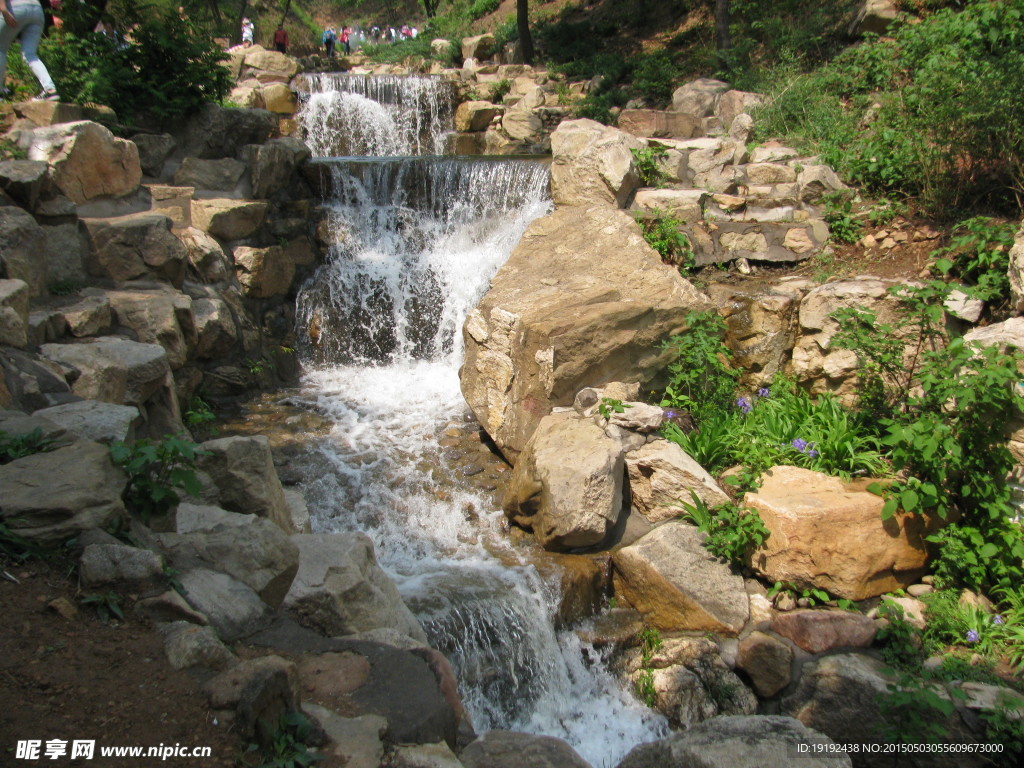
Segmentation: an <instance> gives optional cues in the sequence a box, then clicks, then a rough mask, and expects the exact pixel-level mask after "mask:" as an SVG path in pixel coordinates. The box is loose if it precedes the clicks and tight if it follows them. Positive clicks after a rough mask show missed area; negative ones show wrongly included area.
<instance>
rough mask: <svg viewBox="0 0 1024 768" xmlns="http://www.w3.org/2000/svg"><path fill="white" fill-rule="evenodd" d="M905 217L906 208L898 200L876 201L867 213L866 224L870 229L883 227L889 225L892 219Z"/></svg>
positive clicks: (883, 199)
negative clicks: (868, 224)
mask: <svg viewBox="0 0 1024 768" xmlns="http://www.w3.org/2000/svg"><path fill="white" fill-rule="evenodd" d="M906 215H907V206H906V204H904V203H901V202H899V201H898V200H887V199H885V198H882V199H880V200H878V201H877V202H876V203H875V204H874V205H873V206H871V207H870V208H869V209H868V211H867V218H868V223H870V224H871V226H872V227H884V226H886V225H888V224H891V223H892V222H893V220H894V219H896V218H898V217H900V216H906Z"/></svg>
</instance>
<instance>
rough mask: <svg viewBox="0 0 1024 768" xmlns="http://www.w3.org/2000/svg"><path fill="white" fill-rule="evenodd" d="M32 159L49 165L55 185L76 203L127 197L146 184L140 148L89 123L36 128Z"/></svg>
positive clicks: (30, 152) (85, 121)
mask: <svg viewBox="0 0 1024 768" xmlns="http://www.w3.org/2000/svg"><path fill="white" fill-rule="evenodd" d="M28 157H29V159H30V160H41V161H43V162H46V163H49V164H50V166H51V167H52V168H53V182H54V184H56V185H57V188H58V189H60V191H61V192H63V193H64V194H65V195H66V196H67V197H68V198H69V199H70V200H71V201H72V202H74V203H79V204H80V203H87V202H89V201H90V200H94V199H96V198H103V197H124V196H125V195H130V194H132V193H133V192H135V191H136V190H137V189H138V188H139V184H140V183H141V182H142V166H141V165H140V164H139V149H138V147H136V146H135V144H134V143H133V142H131V141H127V140H126V139H119V138H117V137H116V136H114V134H112V133H111V132H110V131H109V130H108V129H106V128H104V127H103V126H102V125H100V124H99V123H93V122H90V121H88V120H83V121H81V122H78V123H61V124H58V125H54V126H51V127H49V128H38V129H36V130H35V131H33V133H32V144H31V146H30V147H29V150H28Z"/></svg>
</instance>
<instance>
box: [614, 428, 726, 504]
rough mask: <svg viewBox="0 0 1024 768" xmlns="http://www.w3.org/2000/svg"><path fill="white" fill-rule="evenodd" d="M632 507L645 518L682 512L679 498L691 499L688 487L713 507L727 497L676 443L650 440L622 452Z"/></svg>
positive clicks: (722, 502)
mask: <svg viewBox="0 0 1024 768" xmlns="http://www.w3.org/2000/svg"><path fill="white" fill-rule="evenodd" d="M626 470H627V472H628V474H629V490H630V493H631V494H632V499H633V507H634V508H635V509H636V511H637V512H639V513H640V514H641V515H643V516H644V517H645V518H646V519H647V520H648V521H649V522H652V523H660V522H663V521H665V520H671V519H672V518H674V517H678V516H679V515H680V514H681V513H682V511H683V510H682V508H681V507H680V502H685V503H687V504H691V503H693V499H692V496H691V495H690V493H691V491H692V492H693V493H696V494H697V497H698V498H699V499H700V500H701V501H703V502H704V503H705V504H707V505H708V506H709V507H711V508H714V507H717V506H721V505H722V504H725V503H727V502H728V501H729V497H728V496H726V494H725V491H723V490H722V489H721V488H719V487H718V484H717V483H716V482H715V480H714V478H713V477H711V475H709V474H708V472H707V470H705V469H704V468H703V467H702V466H701V465H700V464H698V463H697V462H696V461H694V460H693V458H692V457H691V456H690V455H689V454H687V453H686V452H685V451H684V450H683V449H682V448H680V447H679V446H678V445H677V444H676V443H673V442H671V441H669V440H653V441H651V442H649V443H646V444H644V445H643V446H641V447H640V448H638V449H637V450H635V451H630V452H629V453H628V454H626Z"/></svg>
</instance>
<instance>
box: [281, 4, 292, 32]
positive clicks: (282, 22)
mask: <svg viewBox="0 0 1024 768" xmlns="http://www.w3.org/2000/svg"><path fill="white" fill-rule="evenodd" d="M291 9H292V0H285V3H284V13H282V14H281V23H280V25H279V26H282V27H283V26H284V20H285V19H287V18H288V11H290V10H291Z"/></svg>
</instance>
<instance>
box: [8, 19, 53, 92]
mask: <svg viewBox="0 0 1024 768" xmlns="http://www.w3.org/2000/svg"><path fill="white" fill-rule="evenodd" d="M21 9H22V6H19V7H18V8H17V9H16V10H17V11H18V13H16V15H15V16H16V18H17V19H18V26H19V27H20V29H21V35H19V40H21V55H22V56H24V57H25V62H26V63H27V64H28V66H29V69H31V70H32V74H33V75H35V76H36V79H37V80H38V81H39V84H40V85H41V86H42V87H43V92H44V93H54V92H55V91H56V90H57V89H56V87H55V86H54V84H53V79H52V78H51V77H50V73H49V71H47V69H46V65H45V64H43V62H42V61H40V60H39V54H38V51H39V39H40V38H41V37H42V36H43V9H42V7H40V6H38V5H35V6H29V7H28V8H26V10H25V12H21Z"/></svg>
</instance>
